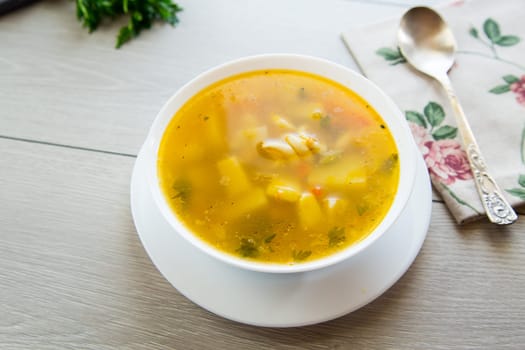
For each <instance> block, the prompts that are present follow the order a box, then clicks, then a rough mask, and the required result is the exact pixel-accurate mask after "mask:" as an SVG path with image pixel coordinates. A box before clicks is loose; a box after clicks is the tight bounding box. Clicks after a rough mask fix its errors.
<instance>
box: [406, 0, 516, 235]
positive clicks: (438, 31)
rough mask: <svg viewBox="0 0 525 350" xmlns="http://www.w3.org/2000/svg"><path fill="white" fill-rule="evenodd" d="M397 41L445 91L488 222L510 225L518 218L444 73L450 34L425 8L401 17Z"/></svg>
mask: <svg viewBox="0 0 525 350" xmlns="http://www.w3.org/2000/svg"><path fill="white" fill-rule="evenodd" d="M397 38H398V45H399V49H400V50H401V53H402V54H403V56H404V57H405V59H406V60H407V62H408V63H409V64H410V65H412V67H414V68H415V69H417V70H418V71H420V72H422V73H425V74H427V75H429V76H430V77H432V78H434V79H436V80H437V81H438V82H440V83H441V85H442V86H443V88H444V89H445V91H446V93H447V95H448V97H449V99H450V103H451V105H452V109H453V110H454V116H455V117H456V123H457V127H458V129H459V133H460V135H461V138H462V140H463V145H464V147H465V150H466V152H467V158H468V160H469V164H470V168H471V170H472V173H473V175H474V183H475V184H476V189H477V191H478V194H479V197H480V199H481V203H482V205H483V207H484V209H485V212H486V214H487V217H488V219H489V220H490V221H491V222H492V223H495V224H499V225H507V224H512V223H513V222H515V221H516V220H517V218H518V216H517V215H516V212H514V210H513V209H512V207H511V206H510V204H509V203H508V202H507V200H506V199H505V197H503V194H502V193H503V192H502V191H501V189H500V188H499V186H498V185H497V184H496V181H495V180H494V178H493V177H492V176H491V175H490V174H489V173H488V169H487V166H486V165H485V161H484V159H483V156H482V155H481V151H480V149H479V146H478V144H477V142H476V139H475V137H474V134H473V132H472V129H471V128H470V125H469V123H468V121H467V118H466V116H465V113H464V112H463V109H462V108H461V105H460V103H459V100H458V98H457V96H456V94H455V92H454V90H453V88H452V84H451V82H450V79H449V78H448V74H447V73H448V71H449V70H450V68H451V67H452V65H453V64H454V54H455V52H456V47H457V45H456V40H455V39H454V34H453V33H452V31H451V30H450V28H449V27H448V25H447V24H446V22H445V21H444V20H443V18H441V16H440V15H439V14H438V13H437V12H435V11H434V10H432V9H431V8H428V7H414V8H412V9H410V10H408V11H407V12H406V13H405V14H404V15H403V17H402V19H401V22H400V25H399V30H398V33H397Z"/></svg>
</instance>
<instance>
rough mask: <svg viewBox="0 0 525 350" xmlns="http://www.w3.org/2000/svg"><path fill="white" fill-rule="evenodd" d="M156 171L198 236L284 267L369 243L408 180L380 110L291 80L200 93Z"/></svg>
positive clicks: (166, 142) (235, 80)
mask: <svg viewBox="0 0 525 350" xmlns="http://www.w3.org/2000/svg"><path fill="white" fill-rule="evenodd" d="M157 166H158V174H159V179H160V186H161V189H162V192H163V193H164V195H165V197H166V200H167V201H168V202H169V204H170V206H171V208H172V209H173V211H174V212H175V214H176V216H177V217H178V218H179V219H180V220H181V221H182V222H183V223H184V225H185V226H186V227H187V228H188V229H189V230H190V231H191V232H193V233H194V234H195V235H196V236H197V237H199V238H200V239H201V240H203V241H205V242H207V243H208V244H209V245H211V246H213V247H215V248H216V249H218V250H220V251H223V252H226V253H228V254H232V255H235V256H239V257H243V258H246V259H253V260H256V261H260V262H269V263H278V264H294V263H298V262H303V261H310V260H314V259H319V258H322V257H325V256H327V255H330V254H333V253H335V252H339V251H341V250H342V249H345V248H346V247H348V246H350V245H352V244H354V243H356V242H359V241H361V240H362V239H364V238H365V237H367V235H369V234H370V233H371V232H372V231H373V230H374V228H375V227H376V226H377V225H378V224H379V223H380V222H381V220H382V219H383V217H384V216H385V215H386V213H387V211H388V210H389V208H390V206H391V204H392V202H393V199H394V195H395V193H396V189H397V185H398V180H399V161H398V153H397V148H396V145H395V143H394V139H393V137H392V135H391V133H390V131H389V130H388V127H387V126H386V124H385V123H384V121H383V120H382V119H381V117H380V116H379V115H378V114H377V112H376V111H375V110H374V109H373V108H372V107H371V106H369V105H368V104H367V102H366V101H365V100H363V99H362V98H361V97H360V96H358V95H357V94H356V93H354V92H353V91H351V90H349V89H348V88H346V87H344V86H342V85H340V84H338V83H336V82H334V81H331V80H328V79H325V78H322V77H319V76H316V75H313V74H310V73H304V72H299V71H293V70H265V71H254V72H249V73H244V74H239V75H235V76H232V77H229V78H227V79H224V80H222V81H219V82H217V83H215V84H213V85H211V86H209V87H207V88H205V89H203V90H202V91H200V92H199V93H197V94H196V95H195V96H193V97H192V98H191V99H190V100H189V101H188V102H187V103H185V104H184V105H183V106H182V108H181V109H180V110H179V111H178V112H177V113H176V114H175V115H174V117H173V118H172V120H171V121H170V124H169V125H168V127H167V128H166V131H165V133H164V135H163V137H162V140H161V144H160V148H159V154H158V164H157Z"/></svg>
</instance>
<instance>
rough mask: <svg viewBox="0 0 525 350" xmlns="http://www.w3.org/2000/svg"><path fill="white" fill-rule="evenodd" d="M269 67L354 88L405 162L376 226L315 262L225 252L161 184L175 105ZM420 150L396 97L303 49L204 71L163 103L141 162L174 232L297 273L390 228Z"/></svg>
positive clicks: (205, 248)
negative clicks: (184, 218)
mask: <svg viewBox="0 0 525 350" xmlns="http://www.w3.org/2000/svg"><path fill="white" fill-rule="evenodd" d="M265 69H289V70H298V71H304V72H309V73H313V74H317V75H320V76H323V77H326V78H328V79H331V80H334V81H336V82H338V83H340V84H342V85H344V86H346V87H348V88H350V89H351V90H353V91H355V92H356V93H357V94H359V95H360V96H361V97H363V98H364V99H365V100H366V101H367V103H369V104H370V105H371V106H372V107H373V108H374V109H375V110H376V111H377V112H378V113H379V114H380V115H381V116H382V118H383V120H384V121H385V122H386V124H387V126H388V128H389V130H390V131H391V133H392V135H393V137H394V140H395V142H396V146H397V148H398V155H399V164H400V180H399V185H398V191H397V194H396V196H395V198H394V201H393V203H392V205H391V207H390V209H389V211H388V213H387V215H386V216H385V218H384V219H383V220H382V221H381V223H380V224H379V225H378V226H377V227H376V228H375V229H374V231H372V232H371V233H370V234H369V235H368V236H367V237H366V238H365V239H363V240H362V241H360V242H358V243H356V244H353V245H351V246H350V247H348V248H346V249H344V250H342V251H340V252H338V253H336V254H332V255H329V256H327V257H324V258H321V259H317V260H313V261H311V262H305V263H301V264H293V265H285V264H268V263H259V262H256V261H252V260H247V259H242V258H241V257H236V256H233V255H230V254H227V253H224V252H221V251H219V250H217V249H215V248H214V247H212V246H211V245H208V244H207V243H205V242H204V241H202V240H201V239H199V238H198V237H197V236H196V235H194V234H192V233H191V231H190V230H189V229H187V228H186V227H185V225H183V224H182V222H181V221H180V220H179V219H178V218H177V216H176V215H175V214H174V213H173V210H172V209H171V207H170V206H169V204H168V203H167V200H166V198H165V196H164V195H163V194H162V193H161V189H160V186H159V179H158V174H157V155H158V149H159V144H160V141H161V138H162V136H163V134H164V130H165V129H166V126H167V125H168V123H169V122H170V120H171V119H172V117H173V115H174V114H175V113H176V111H177V110H178V109H179V108H180V107H181V106H182V105H183V104H184V103H185V102H186V101H187V100H188V99H189V98H190V97H192V96H193V95H195V94H196V93H198V92H199V91H201V90H202V89H203V88H205V87H207V86H209V85H211V84H213V83H215V82H217V81H220V80H222V79H224V78H227V77H230V76H232V75H236V74H240V73H244V72H249V71H256V70H265ZM416 156H417V152H416V149H415V147H414V141H413V139H412V135H411V133H410V130H409V128H408V126H407V124H406V122H405V120H404V118H403V116H402V114H401V112H400V111H399V109H398V108H397V106H396V105H395V104H394V103H393V102H392V101H391V99H390V98H389V97H388V96H386V95H385V94H384V93H383V92H382V91H381V90H380V89H379V88H377V87H376V86H375V85H374V84H373V83H372V82H370V81H369V80H368V79H366V78H364V77H363V76H362V75H360V74H358V73H356V72H354V71H352V70H350V69H348V68H346V67H344V66H341V65H338V64H335V63H332V62H330V61H326V60H322V59H319V58H314V57H310V56H301V55H289V54H273V55H259V56H253V57H247V58H242V59H239V60H236V61H233V62H229V63H226V64H224V65H221V66H218V67H216V68H213V69H211V70H209V71H207V72H205V73H203V74H201V75H199V76H198V77H196V78H195V79H194V80H192V81H190V82H189V83H188V84H186V85H185V86H183V87H182V88H181V89H179V91H178V92H177V93H175V94H174V95H173V96H172V97H171V98H170V99H169V101H168V102H167V103H166V104H165V105H164V107H163V108H162V110H161V111H160V113H159V114H158V115H157V118H156V119H155V121H154V123H153V125H152V127H151V130H150V132H149V135H148V137H147V139H146V142H145V145H144V149H143V157H144V162H143V163H142V165H143V166H144V167H145V171H146V182H147V183H148V184H149V188H150V191H151V194H152V197H153V203H152V204H153V205H154V206H156V207H157V208H158V210H159V212H160V213H161V215H162V217H163V218H164V221H166V222H167V223H168V225H170V226H171V227H172V229H173V231H174V232H176V233H175V234H178V235H180V236H181V237H183V238H184V239H186V240H187V241H188V242H189V243H191V244H192V245H193V246H195V247H197V248H198V249H200V250H201V251H202V252H204V253H206V254H208V255H209V256H211V257H214V258H216V259H218V260H220V261H222V262H226V263H228V264H231V265H233V266H236V267H240V268H244V269H248V270H253V271H259V272H271V273H297V272H305V271H312V270H315V269H320V268H324V267H327V266H330V265H334V264H337V263H340V262H342V261H344V260H346V259H349V258H350V257H352V256H354V255H356V254H358V253H359V252H361V251H362V250H364V249H367V248H368V247H369V246H370V245H371V244H372V243H373V242H374V241H375V240H377V239H378V238H379V237H381V235H383V234H384V233H385V232H386V231H388V229H389V228H391V226H392V225H393V224H394V222H395V221H396V219H397V218H398V217H399V215H400V214H401V212H402V210H403V209H404V207H405V205H406V203H407V200H408V198H409V194H410V193H411V191H412V187H413V186H414V179H415V171H416Z"/></svg>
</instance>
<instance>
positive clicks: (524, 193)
mask: <svg viewBox="0 0 525 350" xmlns="http://www.w3.org/2000/svg"><path fill="white" fill-rule="evenodd" d="M518 184H519V185H520V187H516V188H510V189H507V190H505V191H507V192H508V193H509V194H511V195H513V196H514V197H518V198H520V199H523V200H525V175H523V174H520V175H519V177H518Z"/></svg>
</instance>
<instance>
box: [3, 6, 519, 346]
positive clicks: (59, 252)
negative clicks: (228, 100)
mask: <svg viewBox="0 0 525 350" xmlns="http://www.w3.org/2000/svg"><path fill="white" fill-rule="evenodd" d="M438 2H439V1H429V2H426V3H427V4H436V3H438ZM410 3H412V4H413V3H415V1H399V0H398V1H397V2H396V1H395V0H382V1H380V0H378V1H369V2H367V1H364V0H362V1H357V0H355V1H351V0H346V1H345V0H330V1H325V2H321V1H312V0H283V1H264V0H251V1H243V0H221V1H212V0H180V1H179V4H181V5H182V6H183V7H184V12H182V13H181V15H180V19H181V23H180V25H179V26H178V27H177V28H176V29H173V28H171V27H169V26H162V25H157V26H155V27H154V28H153V29H152V30H150V31H147V32H144V33H143V34H141V36H140V37H139V38H138V39H136V40H134V41H132V42H131V43H130V44H128V45H125V46H124V47H123V48H122V49H120V50H115V49H114V48H113V46H114V40H115V35H116V32H117V30H118V25H117V24H108V25H105V26H103V27H102V28H100V29H99V30H98V31H96V32H95V33H93V34H88V33H87V31H86V30H85V29H82V28H81V26H80V25H79V23H78V22H77V20H76V18H75V5H74V2H72V1H67V0H47V1H42V2H39V3H36V4H34V5H32V6H30V7H27V8H24V9H21V10H18V11H16V12H14V13H11V14H8V15H5V16H2V17H0V349H268V348H275V349H354V348H356V349H525V235H524V232H525V218H524V217H523V210H521V214H520V219H519V221H518V222H517V223H516V224H515V225H513V226H512V227H507V228H500V227H496V226H493V225H490V224H488V223H487V222H477V223H473V224H468V225H465V226H461V227H459V226H457V225H456V224H455V223H454V220H453V219H452V217H451V215H450V214H449V212H448V211H447V209H446V207H445V205H444V204H443V202H442V201H441V200H440V199H439V197H437V196H436V195H434V199H433V203H432V209H433V213H432V220H431V224H430V229H429V232H428V236H427V239H426V241H425V243H424V246H423V249H422V250H421V252H420V254H419V256H418V257H417V259H416V261H415V262H414V264H413V265H412V266H411V268H410V269H409V270H408V272H407V273H406V274H405V275H404V276H403V277H402V278H401V279H400V280H399V282H398V283H396V284H395V285H394V286H393V287H392V288H390V289H389V290H388V291H387V292H386V293H384V294H383V295H382V296H381V297H379V298H378V299H376V300H375V301H373V302H372V303H370V304H368V305H367V306H365V307H363V308H361V309H360V310H358V311H356V312H353V313H351V314H349V315H347V316H344V317H341V318H339V319H336V320H333V321H330V322H326V323H323V324H318V325H313V326H307V327H300V328H290V329H278V328H258V327H253V326H248V325H244V324H239V323H235V322H232V321H229V320H226V319H223V318H221V317H219V316H216V315H214V314H212V313H209V312H207V311H205V310H204V309H202V308H201V307H199V306H197V305H195V304H193V303H192V302H191V301H189V300H188V299H186V298H185V297H184V296H182V295H181V294H180V293H179V292H178V291H177V290H176V289H175V288H173V287H172V286H171V285H170V284H169V283H168V282H167V281H166V280H165V279H164V278H163V277H162V276H161V274H160V273H159V272H158V270H157V269H156V268H155V267H154V265H153V264H152V263H151V261H150V259H149V257H148V256H147V254H146V252H145V251H144V248H143V247H142V245H141V243H140V241H139V238H138V236H137V234H136V230H135V227H134V225H133V221H132V218H131V214H130V205H129V184H130V175H131V170H132V166H133V163H134V161H135V157H136V154H137V152H138V150H139V149H140V146H141V144H142V142H143V141H144V138H145V136H146V133H147V131H148V128H149V126H150V124H151V123H152V121H153V119H154V117H155V115H156V113H157V111H158V110H159V109H160V107H161V106H162V104H163V103H164V102H165V101H166V100H167V98H168V97H169V96H170V95H171V94H172V93H174V92H175V90H176V89H177V88H179V87H180V86H182V85H183V84H184V83H185V82H187V81H188V80H190V79H191V78H192V77H194V76H195V75H196V74H198V73H200V72H202V71H203V70H205V69H207V68H210V67H212V66H214V65H217V64H219V63H222V62H225V61H227V60H230V59H234V58H237V57H240V56H246V55H251V54H257V53H269V52H291V53H303V54H309V55H315V56H319V57H323V58H327V59H329V60H332V61H335V62H338V63H341V64H344V65H346V66H348V67H351V68H354V69H357V67H356V64H355V62H354V61H353V60H352V58H351V56H350V54H349V53H348V51H347V49H346V48H345V47H344V45H343V43H342V41H341V39H340V36H339V35H340V33H341V32H342V31H344V30H347V29H349V28H350V27H351V26H358V25H363V24H366V23H371V22H373V21H377V20H381V19H384V18H387V17H391V16H399V15H400V14H401V13H402V12H403V11H405V10H406V8H407V7H408V6H409V5H410Z"/></svg>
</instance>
